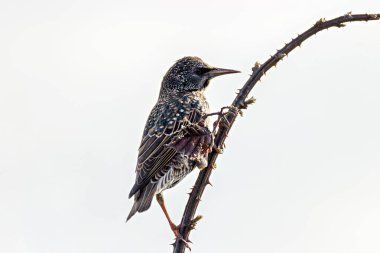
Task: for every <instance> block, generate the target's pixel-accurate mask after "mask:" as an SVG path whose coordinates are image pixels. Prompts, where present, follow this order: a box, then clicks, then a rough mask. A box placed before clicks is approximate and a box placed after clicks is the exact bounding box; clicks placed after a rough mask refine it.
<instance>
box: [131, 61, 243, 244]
mask: <svg viewBox="0 0 380 253" xmlns="http://www.w3.org/2000/svg"><path fill="white" fill-rule="evenodd" d="M232 73H239V71H236V70H230V69H221V68H215V67H212V66H210V65H208V64H206V63H204V62H203V61H202V60H201V59H200V58H198V57H184V58H182V59H180V60H178V61H177V62H176V63H175V64H174V65H173V66H172V67H171V68H170V69H169V70H168V72H167V73H166V75H165V76H164V78H163V80H162V83H161V90H160V94H159V97H158V101H157V103H156V105H155V106H154V107H153V109H152V111H151V113H150V115H149V117H148V120H147V122H146V125H145V129H144V133H143V136H142V140H141V144H140V148H139V150H138V159H137V166H136V182H135V184H134V186H133V187H132V190H131V192H130V193H129V198H131V197H132V196H134V199H135V202H134V205H133V207H132V210H131V211H130V213H129V215H128V218H127V220H129V219H130V218H131V217H132V216H133V215H134V214H135V213H136V212H143V211H146V210H147V209H148V208H149V207H150V205H151V203H152V199H153V197H154V196H155V195H156V198H157V201H158V203H159V204H160V206H161V208H162V210H163V211H164V213H165V216H166V218H167V219H168V221H169V224H170V227H171V229H172V230H173V232H174V234H175V236H176V237H178V236H179V233H178V228H177V226H176V225H175V224H174V223H173V222H172V221H171V219H170V217H169V215H168V213H167V211H166V208H165V204H164V199H163V196H162V192H163V191H164V190H166V189H169V188H171V187H173V186H175V185H176V184H177V183H178V182H179V181H181V180H182V179H183V178H184V177H185V176H186V175H187V174H189V173H190V172H191V171H192V170H193V169H194V168H195V167H198V168H199V169H203V168H205V167H206V166H207V155H208V153H209V152H210V151H211V150H212V147H213V135H212V133H211V131H210V129H209V128H208V123H209V120H208V117H207V114H208V113H209V105H208V103H207V101H206V98H205V96H204V91H205V89H206V88H207V86H208V85H209V81H210V80H211V79H212V78H213V77H216V76H220V75H224V74H232Z"/></svg>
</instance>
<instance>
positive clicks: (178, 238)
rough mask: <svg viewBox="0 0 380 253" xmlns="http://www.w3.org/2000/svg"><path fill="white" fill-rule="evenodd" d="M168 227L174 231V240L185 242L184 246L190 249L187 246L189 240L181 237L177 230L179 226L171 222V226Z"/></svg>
mask: <svg viewBox="0 0 380 253" xmlns="http://www.w3.org/2000/svg"><path fill="white" fill-rule="evenodd" d="M170 227H171V229H172V231H173V233H174V236H175V240H179V241H182V242H183V243H184V244H185V247H186V248H188V249H189V250H190V251H191V248H190V246H189V243H190V241H189V240H188V241H186V240H185V238H183V236H182V235H181V233H180V232H179V228H180V226H176V225H174V224H173V226H172V225H171V226H170Z"/></svg>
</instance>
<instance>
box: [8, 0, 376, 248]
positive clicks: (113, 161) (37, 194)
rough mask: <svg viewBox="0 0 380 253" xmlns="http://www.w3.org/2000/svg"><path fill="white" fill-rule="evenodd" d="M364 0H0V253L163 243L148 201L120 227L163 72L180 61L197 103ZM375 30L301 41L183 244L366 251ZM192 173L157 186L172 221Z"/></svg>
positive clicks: (272, 80) (232, 145) (372, 169)
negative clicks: (200, 74)
mask: <svg viewBox="0 0 380 253" xmlns="http://www.w3.org/2000/svg"><path fill="white" fill-rule="evenodd" d="M348 11H353V12H355V13H365V12H375V13H376V12H380V2H379V1H377V0H376V1H373V0H360V1H359V0H345V1H338V0H312V1H296V0H283V1H253V0H250V1H207V2H206V1H174V0H172V1H151V2H148V1H138V2H137V1H126V0H123V1H89V0H82V1H47V0H46V1H41V0H40V1H5V0H4V1H2V2H1V3H0V36H1V39H0V252H3V253H16V252H22V253H24V252H25V253H29V252H31V253H77V252H78V253H85V252H91V253H105V252H112V253H118V252H120V253H121V252H123V253H126V252H128V253H132V252H133V253H135V252H136V253H140V252H141V253H146V252H149V253H150V252H171V250H172V248H171V246H170V245H169V244H170V243H172V242H173V234H172V232H171V231H170V229H169V226H168V224H167V222H166V220H165V218H164V215H163V214H162V212H161V210H160V209H159V207H158V205H157V203H155V202H154V203H153V205H152V207H151V208H150V209H149V211H147V212H145V213H142V214H138V215H136V216H135V217H133V219H131V220H130V221H129V222H128V223H127V224H126V223H125V218H126V216H127V214H128V212H129V210H130V208H131V206H132V203H133V201H132V200H129V199H128V198H127V195H128V192H129V190H130V188H131V187H132V185H133V182H134V176H135V175H134V169H135V162H136V156H137V148H138V145H139V141H140V137H141V133H142V129H143V126H144V123H145V120H146V118H147V115H148V113H149V111H150V108H151V107H152V106H153V105H154V103H155V100H156V98H157V95H158V91H159V86H160V82H161V79H162V77H163V75H164V74H165V72H166V70H167V69H168V68H169V67H170V66H171V65H172V64H173V63H174V61H175V60H177V59H179V58H181V57H183V56H186V55H196V56H199V57H201V58H202V59H204V60H205V61H206V62H208V63H210V64H211V65H214V66H218V67H224V68H233V69H239V70H241V71H242V74H238V75H230V76H224V77H220V78H216V79H215V80H214V81H213V82H212V83H211V87H210V88H209V90H208V91H207V97H208V98H209V101H210V104H211V107H212V109H213V111H216V110H218V108H220V107H221V106H224V105H228V104H230V103H231V101H232V99H233V97H234V93H235V91H236V90H237V89H238V88H239V87H241V86H242V85H243V83H244V82H245V81H246V79H247V78H248V76H249V74H250V73H251V70H250V69H251V67H252V66H253V65H254V63H255V61H264V60H266V59H267V57H268V56H269V55H270V54H273V53H274V50H275V49H278V48H280V47H281V46H282V45H283V43H284V42H287V41H289V39H291V38H292V37H295V36H296V34H297V33H300V32H303V31H304V30H305V29H307V28H309V27H310V26H311V25H312V24H314V23H315V21H317V20H318V19H319V18H321V17H326V18H333V17H336V16H339V15H342V14H344V13H347V12H348ZM379 65H380V22H368V23H355V24H350V25H348V26H347V27H346V28H343V29H336V28H332V29H329V30H328V31H325V32H322V33H320V34H318V35H317V36H314V37H312V38H311V39H310V40H308V41H307V42H306V43H304V44H303V46H302V48H301V49H297V50H296V51H294V52H293V53H292V54H291V55H289V57H288V58H286V59H285V61H284V62H281V63H280V64H279V65H278V67H277V68H275V69H273V70H271V71H270V72H269V73H268V74H267V75H266V76H265V77H264V78H263V80H262V82H261V83H259V84H258V85H257V87H256V88H255V90H254V92H253V93H254V94H253V95H254V96H255V97H256V98H257V103H256V104H255V105H254V106H253V107H251V108H250V109H249V110H248V111H247V112H246V113H245V116H244V117H243V118H239V119H238V121H237V122H236V125H234V128H233V130H232V131H231V133H230V137H229V138H228V140H227V148H226V150H225V153H224V154H223V155H222V156H221V157H220V159H219V160H218V168H217V170H216V171H215V173H214V174H213V175H212V178H211V181H212V183H213V185H214V187H208V188H206V192H205V194H204V197H203V201H202V202H201V205H200V208H199V210H198V213H199V214H203V215H204V219H203V220H202V221H201V222H200V223H199V224H198V228H197V230H195V231H193V233H192V235H191V240H192V241H193V242H194V244H193V245H192V248H193V251H192V252H220V253H222V252H260V253H267V252H268V253H269V252H271V253H272V252H273V253H274V252H281V253H285V252H289V253H290V252H291V253H305V252H307V253H309V252H312V253H314V252H323V253H329V252H331V253H337V252H342V253H349V252H355V253H358V252H363V253H371V252H380V244H379V238H380V230H379V227H380V215H379V214H380V185H379V181H380V155H379V149H380V144H379V143H380V132H379V129H380V120H379V109H380V101H379V93H380V83H379V73H380V71H379ZM196 176H197V171H195V172H194V173H192V174H191V176H189V177H188V178H187V179H186V180H184V181H183V182H182V183H181V184H180V185H178V186H177V187H175V188H174V189H172V190H169V191H167V192H166V193H165V196H166V201H167V204H168V209H169V211H170V213H171V214H172V216H173V219H174V220H175V221H179V220H180V217H181V214H182V211H183V209H184V206H185V203H186V201H187V195H186V194H185V193H186V192H188V191H189V188H190V187H191V186H192V184H193V182H194V181H195V178H196Z"/></svg>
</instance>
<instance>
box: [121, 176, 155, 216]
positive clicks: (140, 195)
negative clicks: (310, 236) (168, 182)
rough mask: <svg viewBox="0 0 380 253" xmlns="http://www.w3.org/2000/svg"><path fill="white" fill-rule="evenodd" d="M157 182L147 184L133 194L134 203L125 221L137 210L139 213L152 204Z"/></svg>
mask: <svg viewBox="0 0 380 253" xmlns="http://www.w3.org/2000/svg"><path fill="white" fill-rule="evenodd" d="M156 188H157V184H152V183H150V184H148V185H147V186H145V187H144V188H143V189H141V190H139V191H138V192H137V193H136V194H135V203H134V204H133V206H132V209H131V211H130V212H129V215H128V217H127V221H128V220H129V219H130V218H132V216H133V215H135V214H136V213H137V212H139V213H141V212H144V211H146V210H148V209H149V207H150V205H151V204H152V200H153V197H154V195H155V193H156Z"/></svg>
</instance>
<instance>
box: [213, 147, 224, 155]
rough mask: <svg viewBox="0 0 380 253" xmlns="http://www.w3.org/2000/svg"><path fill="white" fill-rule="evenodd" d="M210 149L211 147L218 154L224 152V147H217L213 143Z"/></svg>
mask: <svg viewBox="0 0 380 253" xmlns="http://www.w3.org/2000/svg"><path fill="white" fill-rule="evenodd" d="M212 149H213V150H214V151H215V152H216V153H217V154H219V155H221V154H223V152H224V149H223V148H219V147H217V146H216V145H214V146H213V147H212Z"/></svg>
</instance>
